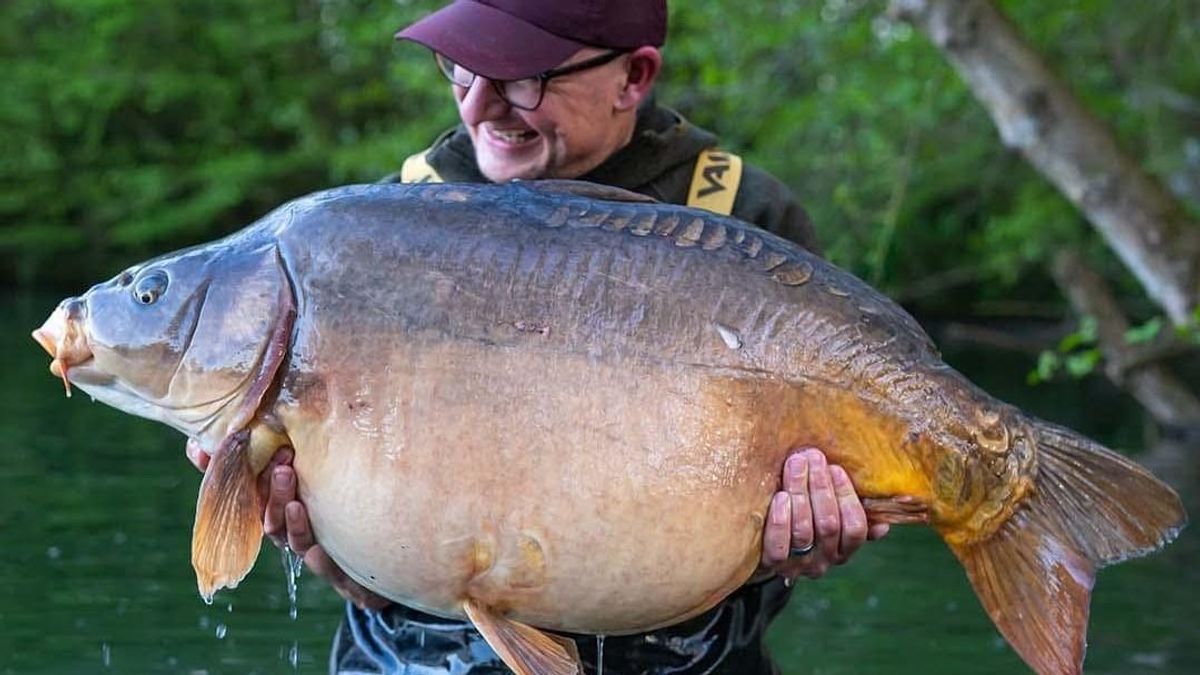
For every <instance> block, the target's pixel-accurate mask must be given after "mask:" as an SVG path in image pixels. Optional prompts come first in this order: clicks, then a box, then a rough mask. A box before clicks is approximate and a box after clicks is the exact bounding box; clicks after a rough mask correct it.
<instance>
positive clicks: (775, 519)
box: [762, 492, 792, 567]
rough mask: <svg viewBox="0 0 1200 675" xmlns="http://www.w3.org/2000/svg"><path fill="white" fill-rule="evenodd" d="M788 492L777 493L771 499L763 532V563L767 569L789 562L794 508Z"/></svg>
mask: <svg viewBox="0 0 1200 675" xmlns="http://www.w3.org/2000/svg"><path fill="white" fill-rule="evenodd" d="M790 501H791V500H790V498H789V497H788V493H786V492H776V493H775V496H774V497H772V498H771V507H770V510H769V511H768V512H767V526H766V528H765V529H764V530H763V553H762V563H763V565H764V566H766V567H775V566H776V565H779V564H782V563H784V562H787V559H788V548H789V545H790V543H791V541H792V522H791V521H792V507H791V503H790Z"/></svg>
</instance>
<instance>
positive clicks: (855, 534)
mask: <svg viewBox="0 0 1200 675" xmlns="http://www.w3.org/2000/svg"><path fill="white" fill-rule="evenodd" d="M829 474H830V476H831V477H832V478H833V490H834V494H836V495H837V501H838V511H839V517H840V518H841V522H842V537H841V546H840V547H839V548H838V556H837V557H836V558H834V563H835V564H841V563H844V562H846V560H847V559H849V557H850V556H851V555H853V554H854V552H855V551H857V550H858V548H859V547H860V546H862V545H863V542H865V541H866V540H867V512H866V511H864V510H863V506H862V502H860V501H859V500H858V495H857V494H856V493H855V492H854V483H852V482H850V475H849V474H847V473H846V470H845V469H843V468H842V467H840V466H831V467H829Z"/></svg>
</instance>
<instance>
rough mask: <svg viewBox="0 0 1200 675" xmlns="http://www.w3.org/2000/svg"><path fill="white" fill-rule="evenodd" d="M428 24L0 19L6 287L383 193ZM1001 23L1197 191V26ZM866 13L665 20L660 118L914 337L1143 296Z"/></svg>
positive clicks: (1068, 213)
mask: <svg viewBox="0 0 1200 675" xmlns="http://www.w3.org/2000/svg"><path fill="white" fill-rule="evenodd" d="M440 4H441V3H440V2H438V1H436V0H411V1H408V0H406V1H402V2H368V1H367V0H286V1H285V0H253V1H251V0H206V1H205V2H201V3H148V2H135V3H127V2H120V1H118V0H9V2H6V3H3V4H0V37H2V38H3V39H2V41H0V64H2V66H3V69H4V73H5V96H4V97H3V98H2V99H0V145H2V146H3V147H4V148H5V152H4V153H0V263H2V264H0V283H8V284H13V283H16V284H23V285H31V284H35V283H38V284H45V283H53V284H58V285H64V286H67V287H75V288H77V287H79V286H80V285H83V284H86V283H89V282H92V281H95V280H97V279H99V278H102V277H103V276H106V275H108V274H111V273H112V272H113V271H115V270H116V269H119V268H121V267H122V266H124V265H125V264H128V263H129V262H130V261H132V260H137V259H139V258H142V257H144V256H147V255H150V254H153V253H158V252H162V251H165V250H169V249H171V248H174V247H177V246H182V245H186V244H190V243H194V242H197V241H203V240H206V239H210V238H213V237H215V236H219V235H221V234H223V233H226V232H229V231H232V230H234V229H236V228H238V227H241V226H243V225H245V224H247V223H249V222H250V221H252V220H253V219H254V218H256V217H258V216H260V215H262V214H263V213H265V212H267V211H268V210H270V209H271V208H273V207H274V206H276V205H278V204H279V203H281V202H283V201H285V200H287V199H290V198H292V197H295V196H297V195H300V194H303V193H306V192H309V191H311V190H316V189H321V188H324V187H329V186H332V185H336V184H343V183H350V182H364V181H371V180H375V179H377V178H378V177H380V176H382V175H385V174H388V173H391V172H393V171H395V170H396V169H397V168H398V167H399V165H400V163H401V162H402V160H403V158H404V157H405V156H407V155H408V154H410V153H412V152H415V151H417V150H420V149H421V148H423V147H425V146H427V145H428V144H429V142H430V141H431V140H432V139H433V138H434V137H435V136H436V135H437V134H438V133H439V132H440V131H441V130H442V129H444V128H446V127H448V126H449V125H451V124H453V123H454V122H455V120H456V115H455V112H454V107H453V105H452V103H451V101H450V97H449V92H448V90H447V87H446V85H445V83H444V82H443V81H442V80H441V79H440V77H439V76H438V75H437V73H436V72H435V69H434V68H433V67H432V65H431V63H430V59H429V55H428V54H427V53H425V51H424V50H422V49H421V48H419V47H416V46H414V45H410V44H395V43H394V41H393V40H392V37H391V36H392V33H393V32H394V31H395V29H396V28H398V27H399V26H401V25H404V24H405V23H406V22H408V21H410V20H412V19H414V18H415V17H417V16H419V15H422V14H424V13H426V12H428V11H430V10H432V9H434V8H436V7H437V6H439V5H440ZM1003 7H1004V9H1005V10H1006V11H1007V12H1009V13H1010V15H1011V16H1012V17H1013V18H1014V20H1015V21H1016V22H1017V24H1018V25H1019V26H1021V28H1022V29H1023V30H1024V31H1025V32H1026V33H1027V34H1028V35H1029V37H1030V38H1031V40H1032V41H1033V42H1034V44H1035V45H1036V46H1038V47H1039V48H1040V49H1042V50H1043V51H1044V53H1045V55H1046V57H1047V58H1048V60H1049V61H1050V62H1051V63H1052V64H1053V65H1054V66H1055V67H1056V68H1058V69H1059V70H1060V72H1062V74H1063V75H1064V78H1065V79H1066V80H1067V81H1068V82H1070V83H1071V84H1072V85H1073V86H1074V87H1075V88H1076V91H1078V92H1079V93H1080V94H1081V95H1082V96H1083V97H1084V99H1085V101H1086V103H1087V104H1088V105H1089V106H1090V107H1091V108H1092V109H1094V110H1095V111H1097V113H1098V114H1099V115H1100V116H1101V117H1102V118H1104V119H1105V120H1107V121H1109V122H1110V123H1111V124H1112V125H1113V126H1114V127H1115V128H1116V130H1117V131H1118V133H1119V135H1120V138H1121V140H1122V142H1123V143H1124V144H1125V145H1126V146H1127V147H1128V148H1129V149H1130V150H1132V152H1133V153H1134V154H1135V155H1136V156H1140V157H1143V158H1144V159H1145V165H1146V166H1147V167H1149V168H1151V169H1153V170H1155V171H1156V172H1158V173H1159V174H1160V175H1162V176H1163V177H1164V178H1166V179H1167V181H1168V182H1170V183H1171V184H1173V185H1174V184H1179V185H1183V186H1187V185H1192V184H1195V185H1200V179H1197V178H1195V175H1196V173H1197V172H1198V165H1200V160H1198V159H1197V157H1200V136H1198V135H1197V132H1196V129H1197V126H1196V123H1197V115H1196V112H1195V111H1196V110H1197V109H1200V103H1198V100H1197V98H1196V97H1195V94H1194V92H1196V91H1200V34H1198V33H1200V28H1198V26H1200V20H1198V19H1200V5H1198V3H1196V2H1192V1H1189V2H1177V1H1176V0H1147V2H1145V3H1143V4H1142V5H1139V8H1138V10H1137V11H1131V10H1130V8H1129V6H1128V5H1127V4H1125V3H1119V2H1116V0H1072V1H1069V2H1062V3H1045V2H1038V1H1037V0H1010V1H1008V2H1004V3H1003ZM884 9H885V3H883V2H882V1H881V0H874V1H868V0H837V1H835V0H828V1H826V2H819V3H818V2H811V1H807V0H780V1H779V2H763V3H746V2H739V3H734V2H730V1H729V0H713V1H712V2H704V3H698V2H681V1H676V2H673V3H671V34H670V38H669V41H668V45H667V47H666V48H665V50H664V54H665V68H664V73H663V77H662V79H661V85H660V93H659V98H660V100H661V101H662V102H664V103H666V104H669V105H672V106H675V107H677V108H679V109H680V110H681V111H682V112H683V113H684V114H685V115H686V116H688V117H689V118H690V119H692V120H693V121H695V122H696V123H698V124H700V125H702V126H705V127H708V128H710V129H713V130H714V131H717V132H718V133H720V134H721V136H722V139H723V143H724V145H725V146H726V147H729V148H731V149H735V150H736V151H738V152H741V153H742V154H743V155H745V156H746V157H747V158H748V159H749V160H750V161H752V162H754V163H756V164H758V165H760V166H762V167H764V168H766V169H767V170H769V171H771V172H772V173H774V174H776V175H777V176H779V177H780V178H782V179H783V180H784V181H785V182H786V183H788V184H789V185H790V186H791V187H792V188H793V190H794V191H795V192H796V194H797V195H798V196H799V197H800V199H801V200H802V201H803V203H804V204H805V205H806V206H807V208H808V209H809V211H810V214H811V215H812V217H813V220H814V222H815V223H816V225H817V228H818V231H819V234H820V235H821V238H822V241H823V243H824V245H825V248H826V251H827V254H828V255H829V256H830V257H831V259H833V260H834V261H835V262H837V263H839V264H841V265H843V266H846V267H848V268H849V269H851V270H852V271H854V272H856V273H858V274H859V275H861V276H863V277H864V278H866V279H867V280H869V281H870V282H872V283H874V284H876V285H878V286H880V287H882V289H883V290H885V291H887V292H889V293H891V294H892V295H893V296H895V297H897V298H899V299H901V300H902V301H905V302H907V303H908V304H909V305H910V306H912V307H914V309H917V310H918V311H922V312H924V313H926V314H928V313H930V312H954V313H963V312H968V311H985V309H986V308H988V307H996V306H1000V305H1002V303H1003V302H1004V301H1006V300H1007V299H1011V298H1013V297H1036V298H1045V299H1053V298H1055V297H1057V294H1056V293H1055V291H1054V289H1053V285H1052V283H1051V282H1050V281H1049V279H1048V277H1047V276H1046V275H1045V274H1044V273H1043V272H1042V267H1043V264H1044V263H1045V261H1046V260H1047V259H1048V256H1049V255H1050V253H1051V252H1052V251H1053V250H1054V249H1055V248H1057V247H1058V246H1061V245H1072V246H1076V247H1080V248H1083V249H1085V250H1086V251H1088V252H1089V254H1090V257H1092V258H1093V260H1094V261H1098V262H1099V263H1100V264H1101V266H1102V267H1103V268H1104V269H1105V270H1106V271H1107V272H1108V275H1109V276H1110V277H1111V278H1112V279H1115V280H1117V281H1118V284H1119V285H1120V286H1121V287H1122V288H1123V289H1127V290H1131V291H1136V286H1135V285H1134V284H1132V283H1131V282H1129V281H1128V277H1127V275H1125V274H1124V273H1123V272H1122V271H1121V269H1120V267H1119V266H1118V265H1117V264H1115V263H1114V262H1113V258H1112V256H1111V254H1109V253H1107V251H1106V250H1105V249H1104V247H1103V245H1102V244H1101V243H1098V239H1097V238H1096V237H1095V235H1094V234H1093V233H1092V232H1091V230H1090V228H1088V227H1087V226H1086V224H1085V223H1084V222H1083V221H1082V219H1081V218H1080V216H1079V215H1078V213H1077V212H1076V211H1075V209H1074V208H1073V207H1072V206H1071V205H1070V204H1068V203H1067V202H1066V201H1065V200H1064V199H1063V198H1062V197H1061V196H1060V195H1059V194H1058V193H1057V192H1056V191H1055V190H1054V189H1053V188H1052V187H1050V186H1049V185H1047V184H1046V182H1045V180H1044V179H1042V178H1041V177H1040V176H1039V175H1037V174H1036V173H1035V172H1033V171H1032V170H1030V169H1029V168H1028V167H1027V166H1026V164H1025V162H1024V161H1023V160H1022V159H1021V158H1020V157H1018V156H1015V155H1014V154H1012V153H1011V152H1009V151H1007V150H1006V149H1004V148H1003V147H1002V145H1001V143H1000V141H999V139H998V137H997V134H996V131H995V129H994V127H993V126H992V123H991V121H990V119H989V118H988V116H987V114H986V113H985V112H984V111H983V109H982V108H981V107H980V106H979V104H978V103H977V102H976V101H975V100H974V99H973V98H972V95H971V93H970V92H969V91H968V90H967V89H966V87H965V86H964V85H963V84H962V83H961V81H960V80H959V78H958V76H957V75H956V73H954V71H953V69H952V68H951V67H950V66H949V65H948V64H947V63H946V61H945V60H944V58H943V57H942V56H941V54H940V53H939V52H938V51H937V50H936V49H935V48H934V47H932V46H931V45H930V44H929V43H928V41H927V40H926V39H925V38H924V37H923V36H922V35H920V34H919V33H916V32H914V31H913V30H912V29H911V28H909V27H908V26H907V25H904V24H900V23H896V22H895V21H893V20H891V19H889V18H888V17H887V16H886V13H885V11H884ZM1189 144H1190V145H1189ZM1189 147H1191V148H1193V149H1192V150H1191V151H1189V150H1188V148H1189ZM1189 152H1191V154H1190V155H1189V154H1188V153H1189ZM1189 158H1190V159H1189ZM1189 162H1190V163H1189ZM1189 181H1190V182H1189ZM1185 194H1186V193H1185Z"/></svg>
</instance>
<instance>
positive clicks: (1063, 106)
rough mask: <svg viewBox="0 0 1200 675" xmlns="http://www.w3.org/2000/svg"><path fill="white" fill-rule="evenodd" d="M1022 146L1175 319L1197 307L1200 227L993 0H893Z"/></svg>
mask: <svg viewBox="0 0 1200 675" xmlns="http://www.w3.org/2000/svg"><path fill="white" fill-rule="evenodd" d="M890 11H891V13H892V14H893V15H894V16H896V17H898V18H900V19H903V20H906V21H908V22H910V23H912V24H913V25H915V26H916V27H918V28H919V29H921V30H922V31H923V32H924V33H925V34H926V35H927V36H928V37H929V38H930V39H931V40H932V41H933V43H934V44H935V45H936V46H937V47H938V48H939V49H941V50H942V52H943V53H944V54H945V56H946V58H947V59H948V60H949V61H950V62H951V63H952V64H953V65H954V67H955V68H956V69H957V70H958V73H959V75H961V76H962V78H963V79H964V80H965V81H966V82H967V84H968V85H969V86H970V87H971V89H972V91H973V92H974V93H975V96H976V98H977V99H978V100H979V101H980V103H982V104H983V106H984V107H985V108H986V109H987V110H988V112H989V113H990V114H991V116H992V119H993V121H994V122H995V124H996V126H997V128H998V129H999V132H1000V137H1001V138H1002V139H1003V141H1004V143H1005V144H1006V145H1008V146H1009V147H1012V148H1015V149H1017V150H1019V151H1020V152H1021V153H1022V154H1023V155H1024V156H1025V158H1026V159H1027V160H1028V161H1029V162H1030V163H1031V164H1033V165H1034V166H1035V167H1036V168H1037V169H1038V171H1040V172H1041V173H1042V175H1043V176H1045V177H1046V178H1047V179H1048V180H1050V182H1051V183H1053V184H1054V185H1055V186H1056V187H1057V188H1058V189H1059V190H1060V191H1061V192H1062V193H1063V194H1064V195H1066V197H1067V198H1068V199H1070V200H1071V202H1073V203H1074V204H1075V205H1076V206H1077V207H1078V208H1079V209H1080V210H1081V211H1082V212H1083V213H1084V215H1085V216H1086V217H1087V218H1088V220H1089V221H1091V223H1092V225H1093V226H1094V227H1095V228H1096V229H1097V230H1098V231H1099V232H1100V233H1101V234H1102V235H1103V236H1104V238H1105V239H1106V240H1107V241H1108V243H1109V245H1110V246H1111V247H1112V248H1113V250H1114V251H1115V252H1116V253H1117V255H1118V256H1120V258H1121V260H1122V261H1124V263H1125V265H1126V266H1127V267H1128V268H1129V269H1130V270H1131V271H1132V272H1133V274H1134V275H1135V276H1136V277H1137V278H1138V280H1139V281H1141V283H1142V285H1143V286H1144V287H1145V289H1146V292H1147V294H1148V295H1149V296H1150V297H1151V298H1153V299H1154V301H1155V302H1157V303H1158V304H1160V305H1161V306H1162V307H1163V309H1164V310H1165V311H1166V313H1167V315H1168V316H1169V317H1170V319H1171V321H1173V322H1175V323H1176V324H1184V323H1187V322H1188V320H1189V319H1190V314H1191V311H1192V309H1193V308H1195V307H1196V306H1197V305H1198V304H1200V226H1198V225H1197V223H1196V222H1194V221H1192V220H1190V219H1189V218H1188V216H1187V213H1186V211H1185V210H1184V208H1183V206H1182V205H1181V204H1180V203H1179V202H1178V201H1177V200H1176V199H1175V198H1174V197H1173V196H1172V195H1171V194H1170V193H1169V192H1167V191H1166V190H1165V189H1163V187H1162V186H1161V184H1160V183H1159V182H1158V181H1156V180H1155V179H1154V178H1152V177H1150V176H1149V175H1148V174H1147V173H1146V172H1144V171H1143V170H1142V168H1141V166H1140V165H1139V164H1138V163H1137V162H1135V161H1134V160H1133V159H1132V158H1131V157H1130V156H1128V155H1126V154H1125V153H1124V152H1122V150H1121V149H1120V148H1119V147H1118V146H1117V142H1116V140H1115V138H1114V136H1113V134H1112V133H1111V132H1110V131H1109V130H1108V129H1107V128H1106V127H1105V126H1104V124H1103V123H1102V122H1100V120H1099V119H1097V118H1096V117H1095V116H1093V115H1092V114H1091V113H1090V112H1089V111H1088V110H1087V109H1086V108H1084V106H1083V105H1082V104H1081V103H1080V102H1079V101H1078V99H1076V97H1075V96H1074V95H1073V94H1072V93H1071V91H1070V90H1069V89H1068V88H1067V86H1066V85H1065V84H1064V83H1063V82H1062V81H1061V80H1060V79H1059V78H1058V77H1057V76H1055V75H1054V74H1053V73H1052V72H1051V71H1050V68H1049V67H1048V66H1047V65H1046V64H1045V62H1044V61H1043V60H1042V58H1041V57H1040V55H1039V54H1038V53H1037V52H1036V51H1035V50H1034V49H1033V48H1032V47H1031V46H1030V45H1029V44H1028V43H1027V42H1025V40H1024V39H1023V38H1022V37H1021V35H1020V34H1019V33H1018V32H1017V30H1016V28H1015V27H1014V26H1013V25H1012V23H1011V22H1010V21H1009V20H1008V19H1007V18H1006V17H1005V16H1004V15H1003V14H1001V13H1000V11H999V10H998V9H997V8H996V7H995V6H994V5H993V4H992V2H990V1H989V0H891V10H890Z"/></svg>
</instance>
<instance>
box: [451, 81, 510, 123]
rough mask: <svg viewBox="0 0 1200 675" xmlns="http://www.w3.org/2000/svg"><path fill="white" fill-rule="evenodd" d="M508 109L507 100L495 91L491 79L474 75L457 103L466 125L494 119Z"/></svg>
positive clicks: (505, 112)
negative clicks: (473, 78)
mask: <svg viewBox="0 0 1200 675" xmlns="http://www.w3.org/2000/svg"><path fill="white" fill-rule="evenodd" d="M508 110H509V105H508V102H507V101H505V100H504V99H503V98H501V97H500V94H498V93H496V88H495V87H494V86H492V81H491V80H489V79H487V78H486V77H479V76H476V78H475V81H474V82H472V83H471V86H470V87H467V90H466V91H465V92H464V93H463V97H462V99H461V100H460V101H459V104H458V111H459V116H460V117H462V121H463V123H464V124H466V125H467V126H474V125H476V124H479V123H480V122H484V121H487V120H491V119H496V118H497V117H500V116H501V115H505V114H507V113H508Z"/></svg>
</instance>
